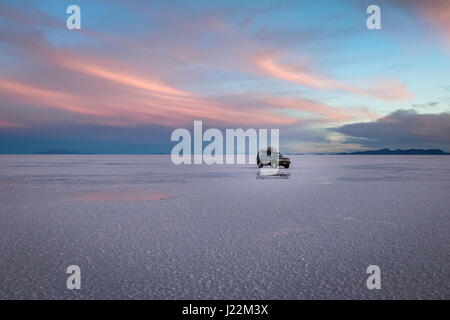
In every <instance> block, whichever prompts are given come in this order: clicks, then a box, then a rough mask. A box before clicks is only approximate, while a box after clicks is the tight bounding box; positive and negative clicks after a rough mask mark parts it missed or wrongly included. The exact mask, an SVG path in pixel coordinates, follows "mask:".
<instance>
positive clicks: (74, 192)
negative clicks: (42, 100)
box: [0, 155, 450, 299]
mask: <svg viewBox="0 0 450 320" xmlns="http://www.w3.org/2000/svg"><path fill="white" fill-rule="evenodd" d="M449 208H450V157H449V156H293V157H292V164H291V167H290V168H289V169H287V170H286V169H280V172H279V174H278V175H275V176H265V175H260V174H258V168H257V167H256V166H246V165H234V166H207V165H201V166H199V165H190V166H189V165H185V166H174V165H172V164H171V162H170V158H169V157H168V156H109V155H108V156H99V155H68V156H65V155H45V156H35V155H26V156H17V155H4V156H0V298H1V299H37V298H39V299H51V298H60V299H93V298H103V299H112V298H115V299H125V298H127V299H128V298H131V299H135V298H139V299H305V298H306V299H349V298H355V299H384V298H393V299H405V298H406V299H409V298H412V299H415V298H424V299H449V298H450V270H449V265H450V231H449V230H450V209H449ZM72 264H75V265H78V266H79V267H80V268H81V278H82V279H81V281H82V284H81V285H82V288H81V290H68V289H66V279H67V277H68V274H66V273H65V271H66V268H67V266H69V265H72ZM372 264H375V265H378V266H380V268H381V290H368V289H367V287H366V279H367V277H368V275H367V274H366V268H367V267H368V266H369V265H372Z"/></svg>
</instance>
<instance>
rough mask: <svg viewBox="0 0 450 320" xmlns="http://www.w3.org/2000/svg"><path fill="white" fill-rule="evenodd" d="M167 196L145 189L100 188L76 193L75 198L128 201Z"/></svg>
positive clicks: (83, 200) (166, 196)
mask: <svg viewBox="0 0 450 320" xmlns="http://www.w3.org/2000/svg"><path fill="white" fill-rule="evenodd" d="M165 199H169V196H168V195H166V194H162V193H152V192H150V191H147V190H133V191H132V192H130V191H128V192H126V191H124V190H102V191H90V192H86V193H83V194H81V195H78V196H76V197H75V200H77V201H82V202H89V201H100V202H128V201H151V200H165Z"/></svg>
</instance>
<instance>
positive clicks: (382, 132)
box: [0, 0, 450, 153]
mask: <svg viewBox="0 0 450 320" xmlns="http://www.w3.org/2000/svg"><path fill="white" fill-rule="evenodd" d="M71 4H77V5H79V6H80V8H81V30H68V29H67V27H66V19H67V17H68V16H69V15H68V14H66V8H67V7H68V6H69V5H71ZM370 4H377V5H379V6H380V7H381V25H382V29H381V30H368V29H367V28H366V19H367V17H368V14H367V13H366V8H367V6H368V5H370ZM194 120H202V121H203V125H204V127H215V128H221V129H224V128H240V127H242V128H279V129H280V145H281V149H282V151H285V152H293V153H297V152H298V153H315V152H340V151H351V150H364V149H373V148H381V147H388V148H413V147H416V148H441V149H443V150H445V151H450V1H447V0H436V1H418V0H417V1H414V0H411V1H401V0H391V1H357V0H355V1H343V0H336V1H331V0H329V1H300V0H297V1H283V0H279V1H263V0H258V1H231V0H227V1H211V0H209V1H199V0H196V1H172V0H171V1H137V0H133V1H112V0H108V1H106V0H104V1H92V0H87V1H79V0H70V1H64V0H54V1H33V0H27V1H9V0H6V1H5V0H2V1H1V2H0V153H33V152H39V151H42V150H47V149H55V148H63V149H66V150H76V151H79V152H87V153H167V152H170V150H171V148H172V146H173V145H174V143H172V142H171V141H170V133H171V132H172V130H173V129H175V128H179V127H182V128H187V129H190V130H192V126H193V121H194Z"/></svg>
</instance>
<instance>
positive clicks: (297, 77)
mask: <svg viewBox="0 0 450 320" xmlns="http://www.w3.org/2000/svg"><path fill="white" fill-rule="evenodd" d="M276 58H277V56H276V55H264V56H257V57H254V58H253V63H254V64H255V65H256V66H257V67H258V68H259V69H260V70H261V71H262V72H263V73H265V74H267V75H270V76H272V77H275V78H278V79H282V80H285V81H289V82H293V83H296V84H300V85H302V86H306V87H310V88H315V89H319V90H343V91H347V92H350V93H353V94H357V95H362V96H372V97H375V98H378V99H381V100H385V101H391V100H403V99H410V98H412V97H413V95H412V93H411V92H410V91H409V90H408V89H407V87H406V86H405V85H404V84H402V83H398V82H396V81H393V80H389V81H385V82H384V83H382V84H381V85H380V86H378V87H375V88H370V89H361V88H358V87H355V86H351V85H347V84H345V83H341V82H338V81H336V80H333V79H330V78H328V77H325V76H322V75H318V74H315V73H313V72H311V71H310V70H306V69H301V68H292V67H288V66H284V65H281V64H278V63H277V62H276V61H275V60H276Z"/></svg>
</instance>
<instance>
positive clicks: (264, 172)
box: [256, 168, 290, 179]
mask: <svg viewBox="0 0 450 320" xmlns="http://www.w3.org/2000/svg"><path fill="white" fill-rule="evenodd" d="M289 176H290V173H289V172H284V171H281V170H280V169H278V168H261V169H259V171H258V173H257V174H256V179H289Z"/></svg>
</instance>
